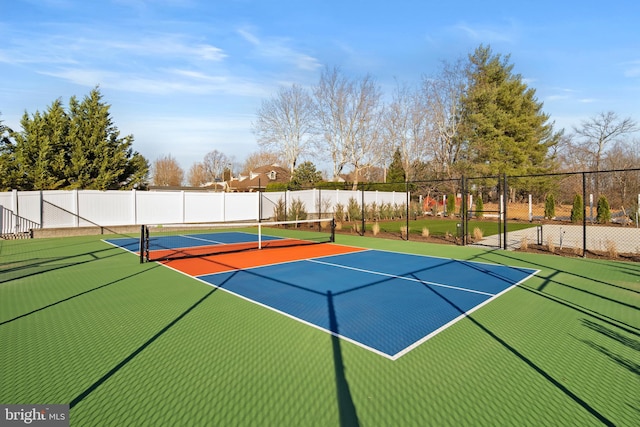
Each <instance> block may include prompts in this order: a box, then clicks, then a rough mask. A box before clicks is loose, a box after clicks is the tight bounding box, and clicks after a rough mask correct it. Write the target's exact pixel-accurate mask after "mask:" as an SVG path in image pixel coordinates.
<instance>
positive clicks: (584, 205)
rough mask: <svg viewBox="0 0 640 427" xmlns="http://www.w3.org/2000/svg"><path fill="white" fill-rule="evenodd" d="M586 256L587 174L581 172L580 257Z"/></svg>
mask: <svg viewBox="0 0 640 427" xmlns="http://www.w3.org/2000/svg"><path fill="white" fill-rule="evenodd" d="M586 256H587V174H586V173H585V172H582V257H586Z"/></svg>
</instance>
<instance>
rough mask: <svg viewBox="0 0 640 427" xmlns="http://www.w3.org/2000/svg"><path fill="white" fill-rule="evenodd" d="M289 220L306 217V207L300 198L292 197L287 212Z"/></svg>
mask: <svg viewBox="0 0 640 427" xmlns="http://www.w3.org/2000/svg"><path fill="white" fill-rule="evenodd" d="M288 217H289V221H298V220H303V219H307V209H306V207H305V205H304V202H303V201H302V200H300V199H293V200H292V201H291V206H290V207H289V212H288Z"/></svg>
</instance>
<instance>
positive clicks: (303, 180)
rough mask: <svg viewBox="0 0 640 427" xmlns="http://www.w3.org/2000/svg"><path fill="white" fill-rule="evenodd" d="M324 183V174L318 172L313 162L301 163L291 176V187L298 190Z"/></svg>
mask: <svg viewBox="0 0 640 427" xmlns="http://www.w3.org/2000/svg"><path fill="white" fill-rule="evenodd" d="M320 181H322V172H320V171H317V170H316V165H314V164H313V162H309V161H307V162H303V163H301V164H300V165H299V166H298V167H297V168H296V169H295V170H294V171H293V174H292V175H291V185H292V186H293V187H296V188H301V187H312V186H313V185H315V184H316V183H318V182H320Z"/></svg>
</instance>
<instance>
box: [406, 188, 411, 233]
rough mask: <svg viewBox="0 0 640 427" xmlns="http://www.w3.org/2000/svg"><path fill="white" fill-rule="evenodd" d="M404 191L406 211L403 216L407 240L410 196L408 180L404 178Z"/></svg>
mask: <svg viewBox="0 0 640 427" xmlns="http://www.w3.org/2000/svg"><path fill="white" fill-rule="evenodd" d="M404 192H405V195H406V206H405V208H406V212H405V217H406V224H405V226H406V227H407V240H409V204H410V203H411V196H410V195H409V180H407V179H405V180H404Z"/></svg>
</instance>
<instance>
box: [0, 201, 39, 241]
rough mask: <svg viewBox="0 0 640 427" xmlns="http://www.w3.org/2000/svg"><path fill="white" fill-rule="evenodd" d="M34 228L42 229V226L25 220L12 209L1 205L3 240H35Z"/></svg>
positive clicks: (0, 227)
mask: <svg viewBox="0 0 640 427" xmlns="http://www.w3.org/2000/svg"><path fill="white" fill-rule="evenodd" d="M34 228H40V224H38V223H37V222H34V221H31V220H28V219H26V218H23V217H21V216H19V215H17V214H15V213H14V212H13V211H12V210H11V209H7V208H5V207H4V206H1V205H0V238H1V239H30V238H33V229H34Z"/></svg>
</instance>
